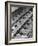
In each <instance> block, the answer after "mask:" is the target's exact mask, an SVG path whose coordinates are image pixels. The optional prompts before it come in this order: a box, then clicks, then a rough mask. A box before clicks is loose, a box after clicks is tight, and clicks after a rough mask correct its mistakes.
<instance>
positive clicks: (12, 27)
mask: <svg viewBox="0 0 38 46" xmlns="http://www.w3.org/2000/svg"><path fill="white" fill-rule="evenodd" d="M36 12H37V4H36V3H26V2H25V3H24V2H6V3H5V44H18V43H33V42H34V43H35V42H37V36H36V32H37V29H36V25H37V24H36V22H37V20H36V16H37V13H36Z"/></svg>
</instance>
